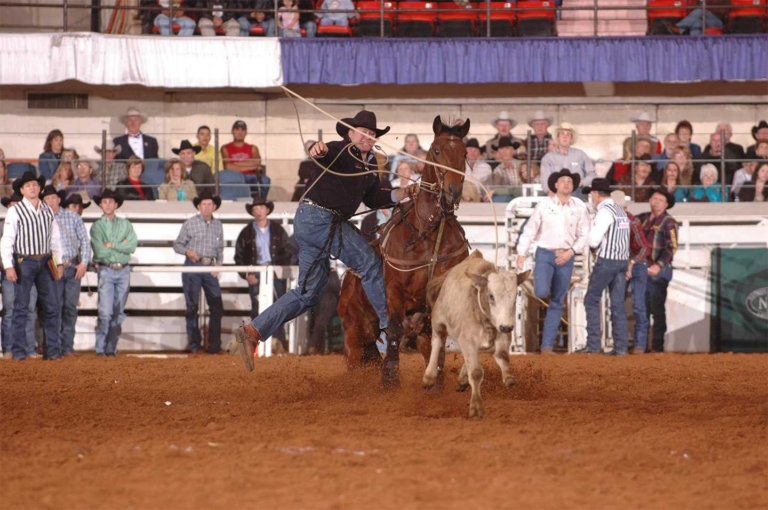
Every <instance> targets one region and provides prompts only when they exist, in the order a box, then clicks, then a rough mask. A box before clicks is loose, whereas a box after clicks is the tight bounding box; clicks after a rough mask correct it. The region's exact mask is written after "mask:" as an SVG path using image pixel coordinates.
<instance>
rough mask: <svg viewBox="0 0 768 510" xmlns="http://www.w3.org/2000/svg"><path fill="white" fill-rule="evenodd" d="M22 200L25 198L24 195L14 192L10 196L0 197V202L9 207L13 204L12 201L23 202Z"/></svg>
mask: <svg viewBox="0 0 768 510" xmlns="http://www.w3.org/2000/svg"><path fill="white" fill-rule="evenodd" d="M22 200H24V197H22V196H21V195H19V194H18V193H14V194H13V195H11V196H10V197H3V198H0V204H3V207H5V208H6V209H7V208H8V206H9V205H11V202H21V201H22Z"/></svg>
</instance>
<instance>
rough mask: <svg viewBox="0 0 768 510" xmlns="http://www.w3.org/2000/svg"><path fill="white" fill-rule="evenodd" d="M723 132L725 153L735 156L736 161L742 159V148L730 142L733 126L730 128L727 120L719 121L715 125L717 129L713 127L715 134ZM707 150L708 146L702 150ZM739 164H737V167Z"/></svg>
mask: <svg viewBox="0 0 768 510" xmlns="http://www.w3.org/2000/svg"><path fill="white" fill-rule="evenodd" d="M721 132H725V148H726V151H728V152H730V153H732V154H735V155H736V159H744V154H745V152H744V147H743V146H741V145H739V144H738V143H733V142H732V141H731V138H732V137H733V126H731V123H730V122H728V121H727V120H721V121H720V122H718V123H717V127H715V133H721ZM707 149H709V145H707V146H706V147H705V148H704V152H707ZM740 164H741V162H739V165H740Z"/></svg>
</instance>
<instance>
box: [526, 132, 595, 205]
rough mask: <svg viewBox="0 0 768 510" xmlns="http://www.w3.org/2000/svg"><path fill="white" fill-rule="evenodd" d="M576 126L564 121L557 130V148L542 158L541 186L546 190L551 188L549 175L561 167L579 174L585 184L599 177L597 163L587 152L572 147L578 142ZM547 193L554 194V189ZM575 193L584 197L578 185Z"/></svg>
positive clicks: (576, 195) (579, 196)
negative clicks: (593, 162) (596, 168)
mask: <svg viewBox="0 0 768 510" xmlns="http://www.w3.org/2000/svg"><path fill="white" fill-rule="evenodd" d="M576 136H577V133H576V128H575V127H573V126H572V125H571V124H570V123H569V122H563V123H561V124H560V125H559V126H557V129H556V130H555V141H556V142H557V150H554V151H552V152H548V153H547V154H546V155H545V156H544V157H543V158H542V160H541V175H540V179H541V186H542V188H544V190H548V189H549V185H548V182H549V177H550V176H551V175H553V174H555V173H557V172H559V171H560V170H561V169H564V168H565V169H567V170H568V171H569V172H571V173H575V174H578V175H579V178H580V182H581V183H582V184H583V185H585V186H586V185H589V184H591V183H592V179H594V178H595V177H597V173H596V172H595V165H594V164H592V160H591V159H589V156H587V153H586V152H584V151H582V150H580V149H577V148H575V147H571V145H572V144H574V143H576ZM547 194H548V195H550V196H552V194H553V193H552V191H547ZM573 195H574V196H575V197H578V198H583V195H582V193H581V191H580V190H579V189H578V186H576V187H575V188H574V193H573Z"/></svg>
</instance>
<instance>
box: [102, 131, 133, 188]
mask: <svg viewBox="0 0 768 510" xmlns="http://www.w3.org/2000/svg"><path fill="white" fill-rule="evenodd" d="M93 150H95V151H96V154H99V155H101V147H99V146H98V145H94V146H93ZM121 150H123V148H122V147H120V146H119V145H115V142H114V140H110V141H108V142H107V146H106V147H105V151H104V154H105V155H104V159H105V161H106V163H107V169H106V171H105V172H103V176H102V171H101V169H100V170H99V171H98V175H99V177H101V178H102V179H103V181H104V185H105V186H106V187H107V188H109V189H111V190H114V189H115V186H117V183H118V182H120V181H123V180H125V179H126V178H127V177H128V170H127V169H126V168H125V163H124V162H122V161H118V160H116V159H115V158H117V156H118V155H119V154H120V151H121Z"/></svg>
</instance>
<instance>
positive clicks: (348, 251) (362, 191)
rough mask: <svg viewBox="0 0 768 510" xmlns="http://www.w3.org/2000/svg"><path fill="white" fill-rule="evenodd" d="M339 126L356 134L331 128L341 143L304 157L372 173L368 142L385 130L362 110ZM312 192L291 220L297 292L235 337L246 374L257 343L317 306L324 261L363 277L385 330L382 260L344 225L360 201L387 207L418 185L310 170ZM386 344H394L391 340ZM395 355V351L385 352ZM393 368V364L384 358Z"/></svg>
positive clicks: (314, 149)
mask: <svg viewBox="0 0 768 510" xmlns="http://www.w3.org/2000/svg"><path fill="white" fill-rule="evenodd" d="M344 122H345V123H347V124H349V125H351V126H354V127H355V128H357V129H358V130H359V131H361V132H362V134H361V133H358V132H357V131H355V130H352V129H348V128H346V127H345V126H344V125H343V124H341V123H338V124H336V132H337V133H338V134H339V136H341V137H342V138H344V140H342V141H338V142H330V143H328V145H326V144H325V143H323V142H317V143H316V144H314V145H313V146H312V147H311V148H310V149H309V153H310V155H311V156H313V157H314V158H317V160H318V162H319V163H320V164H322V165H324V166H327V167H329V168H331V169H332V170H333V171H335V172H339V173H345V174H353V173H360V172H364V171H368V170H376V169H377V163H376V158H375V156H374V153H373V151H372V150H371V149H372V148H373V143H374V140H373V137H376V138H379V137H381V136H383V135H384V134H386V133H387V132H388V131H389V127H386V128H384V129H378V128H377V127H376V115H375V114H374V113H372V112H368V111H365V110H363V111H361V112H359V113H358V114H357V115H355V117H354V118H352V119H344ZM307 186H311V189H309V191H308V192H307V194H306V196H305V198H304V199H303V200H302V201H301V203H300V204H299V207H298V209H297V210H296V217H295V219H294V235H295V239H296V242H297V243H298V245H299V287H298V288H296V289H292V290H291V291H290V292H288V293H287V294H285V295H284V296H283V297H281V298H280V299H279V300H277V302H275V304H273V305H272V306H271V307H269V308H268V309H267V310H265V311H264V312H263V313H262V314H260V315H259V316H258V317H256V318H255V319H254V320H253V321H252V323H251V324H246V325H245V326H242V327H240V328H239V329H238V330H237V331H236V332H235V337H236V338H237V341H238V342H240V343H242V344H243V347H244V349H241V353H242V356H243V363H244V364H245V367H246V369H248V370H250V371H252V370H253V354H254V351H255V349H256V344H257V343H258V342H259V341H261V340H266V339H267V338H269V337H270V336H271V335H272V334H273V333H274V332H275V330H277V328H279V327H280V326H282V325H283V324H284V323H285V322H286V321H289V320H291V319H293V318H295V317H298V316H299V315H301V314H302V313H304V312H306V311H307V310H309V309H310V308H312V306H313V305H314V304H315V303H317V302H318V300H319V299H320V295H321V294H322V291H323V287H325V284H326V282H327V281H328V275H329V272H330V263H329V257H330V256H331V255H333V256H334V257H337V256H338V258H339V259H340V260H341V261H342V262H344V263H345V264H347V265H348V266H349V267H351V268H353V269H355V270H356V271H358V272H359V273H360V274H361V275H362V284H363V288H364V289H365V293H366V295H367V296H368V300H369V301H370V302H371V304H372V305H373V308H374V309H375V310H376V314H377V315H378V317H379V327H380V328H381V329H382V330H387V328H388V327H389V315H388V313H387V297H386V290H385V287H384V276H383V274H382V269H381V260H380V259H379V257H377V256H376V254H375V252H374V251H373V248H371V247H370V246H369V245H368V243H367V242H366V240H365V238H364V237H363V236H362V234H360V232H359V231H358V230H357V229H355V228H354V227H353V226H352V225H351V224H350V223H349V222H348V221H346V220H347V219H348V218H349V217H350V216H351V215H353V214H354V213H355V211H357V208H358V207H359V206H360V202H363V203H365V205H367V206H368V207H371V208H379V207H387V206H391V205H393V204H394V202H397V201H399V200H403V199H404V198H406V197H408V196H412V195H413V194H415V193H416V192H417V190H418V185H411V186H408V187H407V188H402V189H397V190H394V191H393V190H390V189H386V188H383V187H382V185H381V182H380V181H379V177H378V176H377V175H376V174H366V175H361V176H355V177H341V176H337V175H333V174H329V173H325V175H323V169H321V168H320V167H318V168H316V169H315V174H314V176H313V178H312V179H311V180H310V181H309V182H308V183H307ZM387 337H388V339H390V337H391V340H390V341H393V342H397V339H396V338H394V335H387ZM389 351H394V352H397V349H388V352H389ZM384 363H385V367H386V366H387V363H389V364H390V365H392V364H396V363H397V360H396V359H392V360H390V359H385V360H384Z"/></svg>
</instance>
